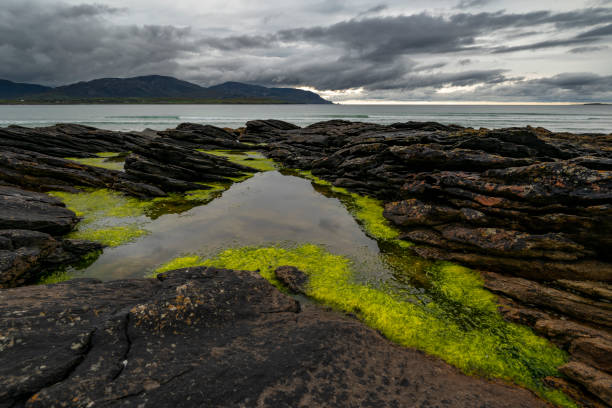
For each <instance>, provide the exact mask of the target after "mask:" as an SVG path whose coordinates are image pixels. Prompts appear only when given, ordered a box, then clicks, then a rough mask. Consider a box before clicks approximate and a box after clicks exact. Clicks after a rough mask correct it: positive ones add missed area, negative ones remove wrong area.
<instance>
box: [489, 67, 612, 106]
mask: <svg viewBox="0 0 612 408" xmlns="http://www.w3.org/2000/svg"><path fill="white" fill-rule="evenodd" d="M495 92H496V93H498V94H501V95H504V96H505V97H509V98H514V99H521V98H522V99H523V100H524V99H525V98H526V97H528V98H530V99H531V100H535V101H589V100H612V76H611V75H608V76H602V75H596V74H591V73H571V74H559V75H555V76H553V77H548V78H539V79H532V80H528V81H521V82H519V83H517V84H514V85H512V86H509V85H506V86H500V87H498V88H496V89H495Z"/></svg>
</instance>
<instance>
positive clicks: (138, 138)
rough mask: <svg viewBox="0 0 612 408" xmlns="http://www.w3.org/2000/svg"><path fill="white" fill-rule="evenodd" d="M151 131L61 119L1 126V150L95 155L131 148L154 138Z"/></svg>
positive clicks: (59, 155) (75, 155) (55, 155)
mask: <svg viewBox="0 0 612 408" xmlns="http://www.w3.org/2000/svg"><path fill="white" fill-rule="evenodd" d="M151 137H152V136H151V135H150V134H148V133H147V132H116V131H111V130H103V129H97V128H94V127H91V126H85V125H76V124H66V123H61V124H57V125H54V126H47V127H39V128H27V127H22V126H15V125H12V126H8V127H5V128H0V150H4V149H5V148H17V149H21V150H27V151H31V152H38V153H43V154H45V155H47V156H53V157H95V153H100V152H129V151H131V150H132V148H133V147H135V146H140V145H142V144H143V143H146V142H147V141H148V140H150V139H151Z"/></svg>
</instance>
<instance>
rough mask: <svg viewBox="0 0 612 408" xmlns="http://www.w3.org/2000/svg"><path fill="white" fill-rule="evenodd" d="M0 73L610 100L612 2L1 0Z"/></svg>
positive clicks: (452, 98) (352, 94)
mask: <svg viewBox="0 0 612 408" xmlns="http://www.w3.org/2000/svg"><path fill="white" fill-rule="evenodd" d="M0 2H1V6H0V78H3V79H9V80H12V81H16V82H28V83H39V84H43V85H51V86H56V85H64V84H68V83H73V82H77V81H86V80H91V79H95V78H102V77H132V76H139V75H150V74H159V75H170V76H174V77H177V78H179V79H183V80H187V81H191V82H195V83H197V84H199V85H202V86H210V85H216V84H219V83H222V82H225V81H239V82H246V83H251V84H258V85H264V86H275V87H300V88H304V89H310V90H313V91H315V92H318V93H320V94H321V95H322V96H324V97H325V98H327V99H330V100H333V101H335V102H340V103H371V102H377V103H410V102H430V103H436V102H453V103H470V102H495V103H517V102H546V103H551V102H552V103H559V102H612V0H552V1H550V0H537V1H534V0H398V1H395V0H393V1H381V2H378V1H364V0H350V1H340V0H323V1H320V0H305V1H292V0H266V1H261V2H255V1H252V0H250V1H249V0H172V1H168V0H97V1H95V2H87V0H85V2H83V1H82V0H63V1H55V0H0Z"/></svg>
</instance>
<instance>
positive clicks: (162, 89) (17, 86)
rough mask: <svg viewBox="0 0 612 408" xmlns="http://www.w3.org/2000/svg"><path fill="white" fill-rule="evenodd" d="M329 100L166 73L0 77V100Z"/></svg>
mask: <svg viewBox="0 0 612 408" xmlns="http://www.w3.org/2000/svg"><path fill="white" fill-rule="evenodd" d="M115 103H126V104H128V103H129V104H139V103H141V104H162V103H163V104H166V103H170V104H331V103H332V102H330V101H328V100H325V99H323V98H321V97H320V96H319V95H317V94H316V93H314V92H310V91H305V90H302V89H294V88H267V87H264V86H258V85H250V84H244V83H240V82H225V83H223V84H220V85H215V86H211V87H208V88H206V87H202V86H200V85H197V84H194V83H191V82H187V81H182V80H180V79H176V78H173V77H169V76H162V75H148V76H140V77H134V78H101V79H94V80H92V81H85V82H77V83H74V84H70V85H64V86H59V87H56V88H52V87H47V86H43V85H37V84H25V83H17V82H12V81H8V80H3V79H0V104H10V105H15V104H19V105H39V104H115Z"/></svg>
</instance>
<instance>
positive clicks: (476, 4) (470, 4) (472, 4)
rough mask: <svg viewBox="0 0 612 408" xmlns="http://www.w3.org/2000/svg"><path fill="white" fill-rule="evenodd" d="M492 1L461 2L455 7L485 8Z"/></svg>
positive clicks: (464, 0)
mask: <svg viewBox="0 0 612 408" xmlns="http://www.w3.org/2000/svg"><path fill="white" fill-rule="evenodd" d="M491 2H492V0H461V1H460V2H459V4H458V5H457V8H459V9H465V8H471V7H481V6H486V5H487V4H489V3H491Z"/></svg>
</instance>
